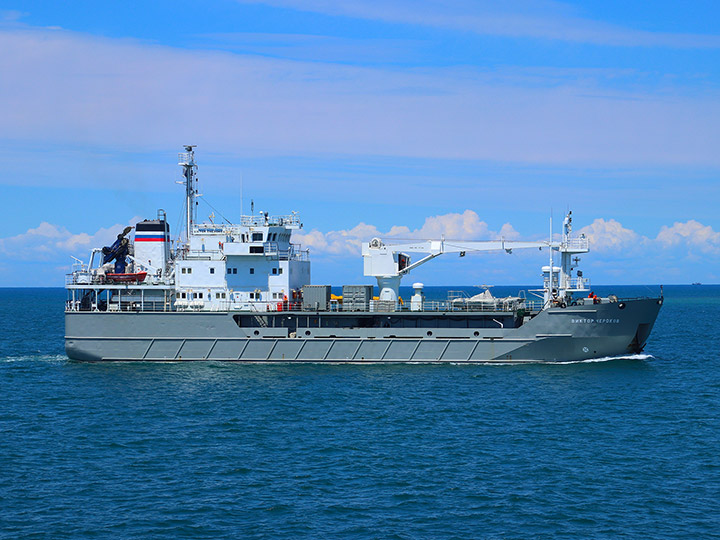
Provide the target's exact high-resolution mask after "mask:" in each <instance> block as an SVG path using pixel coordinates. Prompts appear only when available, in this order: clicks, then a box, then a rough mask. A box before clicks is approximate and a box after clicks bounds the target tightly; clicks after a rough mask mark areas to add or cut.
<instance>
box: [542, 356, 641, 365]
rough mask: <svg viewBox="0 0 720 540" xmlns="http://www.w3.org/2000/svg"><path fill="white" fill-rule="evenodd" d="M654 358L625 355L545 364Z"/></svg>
mask: <svg viewBox="0 0 720 540" xmlns="http://www.w3.org/2000/svg"><path fill="white" fill-rule="evenodd" d="M654 358H655V357H654V356H653V355H652V354H623V355H620V356H603V357H600V358H588V359H586V360H570V361H568V362H543V364H594V363H596V362H613V361H615V360H651V359H654Z"/></svg>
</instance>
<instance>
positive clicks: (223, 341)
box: [65, 299, 662, 363]
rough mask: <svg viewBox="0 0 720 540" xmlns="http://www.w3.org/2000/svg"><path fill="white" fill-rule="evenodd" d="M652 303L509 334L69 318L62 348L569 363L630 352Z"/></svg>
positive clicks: (242, 356)
mask: <svg viewBox="0 0 720 540" xmlns="http://www.w3.org/2000/svg"><path fill="white" fill-rule="evenodd" d="M661 304H662V300H661V299H637V300H627V301H624V302H616V303H605V304H599V305H588V306H572V307H568V308H565V309H561V308H553V309H548V310H544V311H542V312H540V313H539V314H538V315H536V316H535V317H533V318H532V319H528V320H526V321H525V322H524V324H522V325H520V326H519V327H517V328H478V329H473V328H460V329H455V328H445V329H437V330H434V332H433V331H426V330H427V329H425V328H387V329H379V328H350V327H347V328H343V327H340V328H332V329H328V328H315V329H312V330H311V329H308V330H305V329H303V330H304V331H302V332H301V331H297V332H291V331H290V330H289V329H288V328H282V327H275V328H273V327H262V326H260V327H258V328H248V327H240V326H239V325H238V323H237V322H236V320H237V319H236V318H235V317H234V316H235V315H237V314H235V313H228V312H213V313H209V312H171V313H152V312H138V313H134V312H121V313H108V312H74V313H70V312H69V313H66V315H65V321H66V336H65V348H66V352H67V355H68V357H69V358H71V359H73V360H80V361H208V360H209V361H233V362H328V363H378V362H380V363H385V362H387V363H391V362H452V363H473V362H532V361H536V362H537V361H540V362H569V361H577V360H586V359H590V358H598V357H607V356H620V355H626V354H632V353H636V352H640V351H641V350H642V348H643V347H644V345H645V341H646V340H647V337H648V336H649V334H650V331H651V330H652V327H653V325H654V323H655V319H656V317H657V315H658V311H659V309H660V306H661ZM621 306H622V307H621ZM304 315H308V314H304ZM392 315H393V316H397V315H398V314H397V313H395V314H392ZM323 316H325V317H328V316H331V315H323ZM298 330H299V329H298ZM330 332H332V333H330Z"/></svg>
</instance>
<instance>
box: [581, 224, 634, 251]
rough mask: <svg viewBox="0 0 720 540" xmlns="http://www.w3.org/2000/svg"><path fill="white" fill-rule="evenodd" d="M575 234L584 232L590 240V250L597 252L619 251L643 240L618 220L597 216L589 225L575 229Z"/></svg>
mask: <svg viewBox="0 0 720 540" xmlns="http://www.w3.org/2000/svg"><path fill="white" fill-rule="evenodd" d="M577 234H584V235H585V236H587V237H588V240H589V241H590V249H591V251H599V252H601V253H602V252H608V251H613V252H621V251H624V250H627V249H631V248H633V247H637V246H638V245H639V244H641V243H643V242H644V239H643V237H641V236H640V235H638V234H637V233H636V232H635V231H633V230H631V229H626V228H625V227H623V226H622V225H621V224H620V222H618V221H615V220H614V219H610V220H607V221H605V220H604V219H602V218H598V219H596V220H595V221H593V222H592V223H591V224H590V225H587V226H585V227H583V228H581V229H580V230H578V231H577Z"/></svg>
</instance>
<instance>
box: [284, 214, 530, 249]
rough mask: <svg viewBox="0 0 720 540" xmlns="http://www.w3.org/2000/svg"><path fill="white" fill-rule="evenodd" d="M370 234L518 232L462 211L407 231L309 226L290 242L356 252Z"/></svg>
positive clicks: (485, 235)
mask: <svg viewBox="0 0 720 540" xmlns="http://www.w3.org/2000/svg"><path fill="white" fill-rule="evenodd" d="M374 237H380V238H386V239H396V240H400V239H408V240H409V239H413V240H414V239H424V240H435V239H440V238H442V237H445V238H446V239H448V240H495V239H498V238H505V239H506V240H515V239H517V238H518V237H519V233H518V232H517V231H516V230H515V229H514V228H513V227H512V225H510V224H509V223H505V224H504V225H503V226H502V228H501V229H500V231H499V232H495V231H491V230H490V229H489V227H488V224H487V223H485V222H484V221H481V220H480V217H479V216H478V214H477V213H476V212H474V211H472V210H465V211H464V212H463V213H462V214H458V213H451V214H443V215H439V216H431V217H428V218H426V219H425V222H424V223H423V225H422V227H420V228H418V229H414V230H411V229H410V228H409V227H405V226H397V225H396V226H393V227H391V228H390V230H388V231H387V232H381V231H380V230H379V229H378V228H377V227H376V226H374V225H368V224H366V223H360V224H358V225H356V226H355V227H353V228H352V229H346V230H339V231H329V232H327V233H322V232H320V231H318V230H317V229H313V230H312V231H309V232H307V233H304V232H297V233H295V234H294V235H293V242H296V243H299V244H301V245H302V246H304V247H309V248H310V249H311V250H312V251H313V252H318V253H326V254H331V255H345V254H353V255H358V254H359V253H360V248H361V244H362V242H367V241H369V240H371V239H372V238H374Z"/></svg>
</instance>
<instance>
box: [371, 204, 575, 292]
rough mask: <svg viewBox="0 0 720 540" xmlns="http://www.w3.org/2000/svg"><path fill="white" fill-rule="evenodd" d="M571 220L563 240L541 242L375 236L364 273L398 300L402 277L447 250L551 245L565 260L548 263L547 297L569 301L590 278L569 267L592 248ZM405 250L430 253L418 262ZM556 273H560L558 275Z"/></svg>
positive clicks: (545, 246) (491, 249)
mask: <svg viewBox="0 0 720 540" xmlns="http://www.w3.org/2000/svg"><path fill="white" fill-rule="evenodd" d="M571 220H572V218H571V214H570V213H568V216H567V217H566V218H565V228H564V230H563V235H562V240H561V241H559V242H558V241H550V240H546V241H540V242H510V241H507V240H504V239H500V240H492V241H484V242H465V241H450V240H445V239H441V240H418V241H417V242H410V243H403V244H386V243H384V242H383V241H382V240H380V239H379V238H373V239H372V240H371V241H370V242H364V243H363V245H362V255H363V260H364V274H365V275H366V276H372V277H375V278H376V279H377V282H378V287H379V288H380V296H379V299H380V300H382V301H388V302H394V303H397V301H398V294H399V292H398V291H399V288H400V280H401V279H402V277H403V276H404V275H405V274H407V273H408V272H410V270H412V269H414V268H417V267H418V266H420V265H421V264H424V263H426V262H428V261H430V260H432V259H434V258H435V257H438V256H440V255H443V254H444V253H459V254H460V256H464V255H465V253H471V252H480V251H505V252H507V253H512V251H513V250H514V249H531V248H535V249H543V248H551V249H552V250H553V251H559V252H560V254H561V259H562V261H561V266H560V267H559V268H558V267H556V266H554V265H553V264H552V263H551V265H550V267H549V270H548V276H546V277H547V278H549V279H546V283H547V284H548V285H547V291H546V294H545V296H546V301H549V300H550V298H551V297H557V298H563V299H566V301H569V298H570V296H571V294H572V292H580V291H585V290H587V289H586V288H585V285H589V283H588V282H587V281H585V282H583V280H582V279H580V280H579V282H578V280H573V279H571V277H570V271H571V270H572V269H573V267H572V266H571V264H572V256H573V255H575V254H578V253H587V252H588V251H589V249H588V241H587V238H586V237H585V236H584V235H582V236H580V237H579V238H571V237H570V232H571V226H570V223H571ZM406 253H427V254H428V255H426V256H425V257H423V258H422V259H420V260H419V261H417V262H414V263H411V262H410V257H409V256H408V255H406ZM551 254H552V251H551ZM551 260H552V255H551ZM543 270H545V268H543ZM555 274H557V276H556V275H555ZM578 283H579V285H578ZM553 289H554V291H553Z"/></svg>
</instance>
